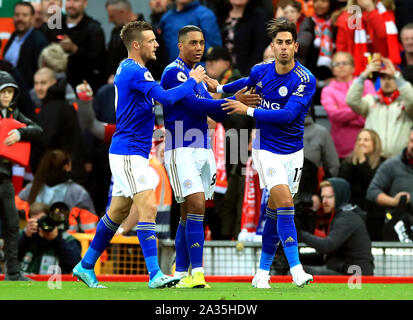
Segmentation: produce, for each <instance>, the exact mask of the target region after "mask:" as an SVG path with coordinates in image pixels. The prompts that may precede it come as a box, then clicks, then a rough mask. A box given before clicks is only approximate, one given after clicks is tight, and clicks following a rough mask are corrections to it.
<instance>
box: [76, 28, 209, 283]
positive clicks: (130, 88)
mask: <svg viewBox="0 0 413 320" xmlns="http://www.w3.org/2000/svg"><path fill="white" fill-rule="evenodd" d="M121 38H122V41H123V43H124V44H125V46H126V48H127V49H128V58H127V59H125V60H123V61H122V62H121V63H120V65H119V67H118V69H117V72H116V75H115V80H114V84H115V110H116V132H115V133H114V135H113V138H112V143H111V146H110V149H109V163H110V168H111V171H112V175H113V179H114V184H113V191H112V200H111V203H110V207H109V210H108V212H107V213H106V214H105V215H104V216H103V217H102V218H101V220H100V221H99V223H98V226H97V229H96V234H95V237H94V238H93V240H92V242H91V244H90V246H89V248H88V250H87V252H86V254H85V255H84V257H83V259H82V260H81V261H80V262H79V263H78V264H77V265H76V266H75V268H74V269H73V276H75V277H77V278H78V280H81V281H83V282H84V283H85V284H86V285H87V286H88V287H91V288H104V286H102V285H100V284H99V282H98V281H97V279H96V275H95V272H94V266H95V263H96V261H97V259H98V258H99V257H100V255H101V254H102V252H103V251H104V250H105V249H106V248H107V247H108V245H109V243H110V241H111V239H112V238H113V236H114V234H115V233H116V231H117V229H118V227H119V225H120V224H121V223H122V221H123V220H124V219H125V218H126V217H127V216H128V215H129V211H130V207H131V205H132V203H133V204H134V205H136V207H137V209H138V212H139V222H138V225H137V236H138V238H139V242H140V246H141V248H142V251H143V255H144V258H145V262H146V266H147V268H148V272H149V278H150V280H149V288H163V287H170V286H173V285H175V284H176V283H177V282H178V281H179V278H175V277H170V276H167V275H164V274H163V273H162V271H161V270H160V268H159V264H158V253H157V242H156V234H155V218H156V199H155V194H154V190H153V188H154V181H151V180H152V179H151V175H150V174H148V173H149V172H150V170H149V159H148V158H149V153H150V149H151V145H152V133H153V127H154V123H155V113H154V100H156V101H159V102H160V103H162V104H172V103H175V102H176V101H178V100H180V99H182V98H184V97H185V96H187V95H192V94H193V93H194V91H193V90H194V88H195V87H196V86H197V84H198V83H200V82H201V81H203V79H204V77H205V70H204V69H203V68H202V67H198V68H197V69H195V70H192V71H191V72H190V73H189V75H188V81H186V82H185V83H182V85H180V86H178V87H176V88H173V89H170V90H166V91H165V90H164V89H163V88H162V87H161V86H160V84H159V83H157V82H156V81H154V79H153V77H152V75H151V73H150V72H149V71H148V69H147V68H146V67H145V64H146V63H147V62H148V61H150V60H155V59H156V56H155V51H156V49H157V47H158V46H159V45H158V43H157V42H156V38H155V34H154V33H153V31H152V26H151V25H150V24H149V23H147V22H142V21H135V22H130V23H128V24H126V25H125V26H124V27H123V28H122V30H121Z"/></svg>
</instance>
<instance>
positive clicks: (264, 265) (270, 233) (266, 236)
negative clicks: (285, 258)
mask: <svg viewBox="0 0 413 320" xmlns="http://www.w3.org/2000/svg"><path fill="white" fill-rule="evenodd" d="M265 215H266V217H267V218H266V220H265V225H264V230H263V232H262V251H261V259H260V269H261V270H265V271H270V268H271V265H272V262H273V260H274V256H275V252H276V251H277V247H278V244H279V242H280V237H279V236H278V231H277V210H273V209H270V208H268V207H267V209H266V212H265Z"/></svg>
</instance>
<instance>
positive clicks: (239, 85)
mask: <svg viewBox="0 0 413 320" xmlns="http://www.w3.org/2000/svg"><path fill="white" fill-rule="evenodd" d="M205 83H206V84H207V86H208V91H209V92H214V93H215V92H218V93H234V92H237V91H239V90H241V89H243V88H245V87H248V88H252V87H254V86H255V83H254V82H253V81H252V80H251V79H250V77H247V78H241V79H238V80H236V81H234V82H231V83H228V84H226V85H223V86H222V85H220V84H219V82H218V81H217V80H215V79H212V78H210V77H208V76H206V77H205Z"/></svg>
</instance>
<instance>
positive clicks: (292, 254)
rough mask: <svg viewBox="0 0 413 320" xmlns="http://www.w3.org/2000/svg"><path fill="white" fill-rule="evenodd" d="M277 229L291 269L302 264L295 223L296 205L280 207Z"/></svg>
mask: <svg viewBox="0 0 413 320" xmlns="http://www.w3.org/2000/svg"><path fill="white" fill-rule="evenodd" d="M277 215H278V222H277V229H278V234H279V235H280V239H281V242H282V244H283V248H284V253H285V256H286V257H287V260H288V263H289V265H290V269H291V268H292V267H294V266H296V265H298V264H300V259H299V256H298V245H297V230H296V228H295V223H294V207H285V208H278V210H277Z"/></svg>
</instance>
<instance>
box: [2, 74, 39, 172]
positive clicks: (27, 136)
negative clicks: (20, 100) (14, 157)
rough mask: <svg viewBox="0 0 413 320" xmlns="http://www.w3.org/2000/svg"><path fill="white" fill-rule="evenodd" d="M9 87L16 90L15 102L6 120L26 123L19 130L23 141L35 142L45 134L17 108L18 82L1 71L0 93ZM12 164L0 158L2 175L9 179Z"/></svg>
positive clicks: (12, 103)
mask: <svg viewBox="0 0 413 320" xmlns="http://www.w3.org/2000/svg"><path fill="white" fill-rule="evenodd" d="M7 87H12V88H14V90H15V92H14V96H13V100H12V102H11V103H10V105H9V106H8V107H7V112H6V117H5V118H13V119H15V120H17V121H19V122H22V123H25V124H26V125H27V126H26V127H24V128H19V129H17V130H18V131H19V132H20V135H21V139H20V140H21V141H25V140H34V139H36V138H38V137H40V136H41V135H42V133H43V130H42V128H41V127H40V126H39V125H37V124H36V123H34V122H33V121H32V120H30V119H29V118H27V117H26V116H25V115H23V114H22V113H21V112H20V111H19V109H18V108H17V107H18V106H17V97H18V94H19V87H18V85H17V82H16V81H15V80H14V78H13V77H12V76H11V75H10V74H9V73H8V72H6V71H0V91H1V90H3V89H4V88H7ZM0 110H3V106H1V107H0ZM0 118H4V116H3V112H0ZM0 143H4V142H3V141H0ZM11 166H12V164H11V162H10V161H8V160H6V159H4V158H2V157H0V175H2V176H3V177H8V178H10V179H11V176H12V170H11Z"/></svg>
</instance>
